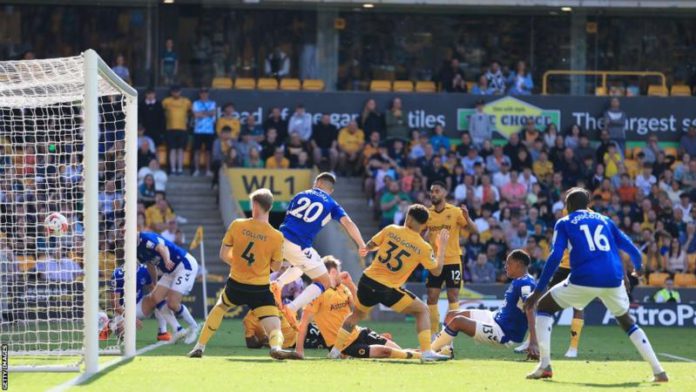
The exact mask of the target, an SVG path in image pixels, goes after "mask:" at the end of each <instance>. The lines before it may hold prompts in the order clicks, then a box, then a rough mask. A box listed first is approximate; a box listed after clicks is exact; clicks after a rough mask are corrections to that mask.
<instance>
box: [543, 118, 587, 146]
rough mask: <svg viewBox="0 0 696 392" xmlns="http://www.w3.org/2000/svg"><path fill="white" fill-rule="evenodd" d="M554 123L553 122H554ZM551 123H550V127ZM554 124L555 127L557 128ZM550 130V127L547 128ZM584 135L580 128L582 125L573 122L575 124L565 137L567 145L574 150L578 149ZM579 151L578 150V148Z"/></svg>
mask: <svg viewBox="0 0 696 392" xmlns="http://www.w3.org/2000/svg"><path fill="white" fill-rule="evenodd" d="M552 124H553V123H552ZM550 126H551V124H549V127H550ZM555 127H556V126H555V124H554V128H555ZM547 132H548V128H547ZM581 136H582V129H580V126H579V125H578V124H573V126H571V127H570V131H569V132H568V134H567V135H566V137H565V146H566V147H568V148H572V149H573V150H576V149H577V148H578V146H580V137H581ZM576 153H577V150H576Z"/></svg>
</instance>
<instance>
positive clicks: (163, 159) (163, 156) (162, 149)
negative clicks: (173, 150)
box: [157, 146, 169, 167]
mask: <svg viewBox="0 0 696 392" xmlns="http://www.w3.org/2000/svg"><path fill="white" fill-rule="evenodd" d="M167 159H169V156H168V155H167V146H158V147H157V160H158V161H159V164H160V166H162V167H166V165H167Z"/></svg>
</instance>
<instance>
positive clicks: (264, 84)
mask: <svg viewBox="0 0 696 392" xmlns="http://www.w3.org/2000/svg"><path fill="white" fill-rule="evenodd" d="M256 88H257V89H259V90H277V89H278V81H277V80H276V79H273V78H259V80H258V83H257V84H256Z"/></svg>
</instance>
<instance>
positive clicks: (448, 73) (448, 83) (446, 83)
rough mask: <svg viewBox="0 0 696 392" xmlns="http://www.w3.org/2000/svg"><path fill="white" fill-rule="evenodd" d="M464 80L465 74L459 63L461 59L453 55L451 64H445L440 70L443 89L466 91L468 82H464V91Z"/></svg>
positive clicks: (450, 91) (449, 91) (451, 91)
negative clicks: (462, 82) (462, 84)
mask: <svg viewBox="0 0 696 392" xmlns="http://www.w3.org/2000/svg"><path fill="white" fill-rule="evenodd" d="M463 80H464V75H463V73H462V70H461V68H460V65H459V59H458V58H456V57H453V58H452V59H451V60H450V61H449V64H444V65H443V67H442V70H441V71H440V85H441V86H442V89H443V90H445V91H447V92H448V93H453V92H463V93H465V92H466V83H464V91H462V86H461V81H463Z"/></svg>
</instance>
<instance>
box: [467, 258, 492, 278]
mask: <svg viewBox="0 0 696 392" xmlns="http://www.w3.org/2000/svg"><path fill="white" fill-rule="evenodd" d="M469 271H470V272H471V283H495V281H496V268H495V266H494V265H493V263H491V262H489V261H488V258H487V257H486V253H478V255H477V256H476V262H474V263H471V264H470V265H469Z"/></svg>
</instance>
